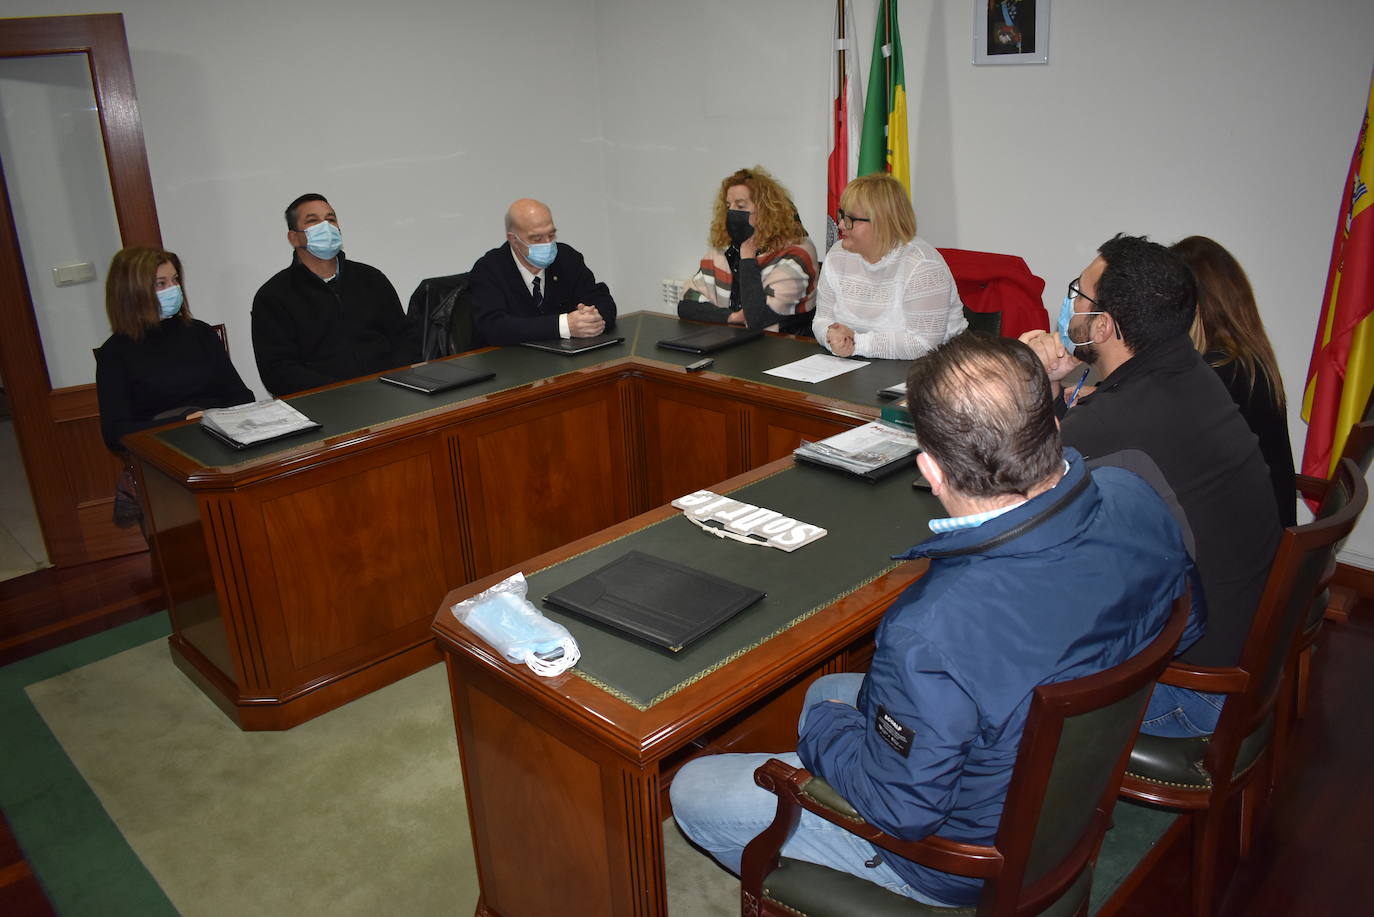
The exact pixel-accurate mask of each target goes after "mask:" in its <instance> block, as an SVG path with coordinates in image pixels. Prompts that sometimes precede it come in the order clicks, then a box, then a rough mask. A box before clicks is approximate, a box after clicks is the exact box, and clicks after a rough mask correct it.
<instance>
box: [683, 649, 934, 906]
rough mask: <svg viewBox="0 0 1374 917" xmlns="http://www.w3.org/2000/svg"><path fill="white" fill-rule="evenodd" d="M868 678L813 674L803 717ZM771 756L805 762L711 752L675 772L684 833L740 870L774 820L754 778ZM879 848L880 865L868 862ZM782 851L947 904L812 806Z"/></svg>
mask: <svg viewBox="0 0 1374 917" xmlns="http://www.w3.org/2000/svg"><path fill="white" fill-rule="evenodd" d="M863 679H864V677H863V676H862V675H853V674H840V675H823V676H821V677H820V678H818V679H816V680H815V681H814V682H812V683H811V687H810V688H809V689H808V690H807V692H806V701H805V703H804V704H803V706H802V715H801V722H802V723H805V722H806V714H807V711H809V710H810V709H811V708H812V707H813V706H814V705H816V704H821V703H826V702H828V701H831V700H838V701H840V702H842V703H846V704H849V705H850V706H853V705H854V703H855V701H856V700H857V699H858V696H859V686H860V685H862V684H863ZM799 728H800V724H799ZM769 758H777V759H779V760H780V761H785V762H787V763H788V764H790V765H792V766H793V767H801V761H800V759H799V758H798V757H797V756H796V754H795V753H788V754H778V755H767V754H755V755H710V756H707V757H704V758H697V759H696V760H694V761H690V762H688V763H687V765H686V766H684V767H683V768H682V770H680V771H678V772H677V775H676V776H675V777H673V785H672V787H671V788H670V790H669V795H670V796H671V798H672V800H673V817H674V818H675V819H676V821H677V825H678V827H679V828H681V829H682V833H683V834H685V835H687V837H688V838H689V839H690V840H691V841H692V842H693V843H695V844H696V845H697V846H699V847H701V848H702V849H704V850H705V851H706V852H707V853H709V854H710V855H711V856H712V857H714V858H715V859H716V860H717V861H718V862H719V863H720V864H721V865H722V866H724V867H725V868H726V869H728V870H730V871H731V872H733V873H735V874H736V875H739V868H740V856H741V855H742V854H743V853H744V847H745V845H746V844H748V843H749V842H750V841H751V840H753V839H754V838H755V837H756V836H757V835H759V834H760V833H762V832H763V829H765V828H767V827H768V826H769V825H771V824H772V823H773V816H774V814H776V812H777V804H778V800H777V797H776V796H774V795H773V794H772V793H769V792H768V791H767V790H764V789H762V788H760V787H759V786H758V785H756V784H755V783H754V771H755V770H757V769H758V768H759V767H760V766H761V765H762V764H763V762H765V761H767V760H768V759H769ZM880 853H881V854H882V858H881V860H879V862H878V864H877V865H875V866H869V865H868V864H869V862H872V861H873V860H874V859H875V858H876V857H877V855H878V854H880ZM782 855H783V856H785V857H790V858H791V859H794V860H806V861H808V862H811V863H817V864H819V865H821V866H827V867H829V868H831V869H834V870H838V871H840V872H847V873H850V874H851V875H855V876H858V877H859V878H861V879H867V880H868V881H869V882H875V883H877V884H878V885H881V886H883V887H884V888H886V889H888V890H889V891H892V892H896V893H897V894H899V895H905V896H906V897H908V898H914V899H916V900H917V901H920V902H923V903H925V904H932V905H936V906H941V905H945V906H948V905H946V902H943V901H940V900H938V899H935V898H931V897H930V896H928V895H925V894H922V893H921V892H919V891H917V890H916V889H915V888H913V887H912V886H910V885H908V884H907V881H906V879H904V878H903V877H902V876H901V875H900V874H899V873H898V872H897V871H896V870H895V869H893V868H892V867H891V866H889V865H888V864H887V859H888V858H889V857H890V856H891V854H889V853H886V852H884V851H882V850H880V849H879V848H877V847H874V846H873V845H872V844H870V843H868V841H865V840H863V839H862V838H859V837H855V836H854V835H852V834H850V833H849V832H848V831H845V830H844V829H843V828H840V827H837V826H835V825H832V824H830V822H828V821H826V820H825V819H823V818H820V817H819V816H816V815H812V814H811V813H810V812H806V811H803V812H802V814H801V820H800V822H798V824H797V830H796V831H794V832H793V834H792V837H791V838H790V839H789V840H788V841H787V843H786V844H784V845H783V847H782Z"/></svg>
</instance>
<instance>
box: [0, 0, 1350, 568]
mask: <svg viewBox="0 0 1374 917" xmlns="http://www.w3.org/2000/svg"><path fill="white" fill-rule="evenodd" d="M974 5H975V4H974V0H906V2H905V3H903V4H902V5H901V34H902V39H903V46H904V51H905V57H906V76H907V88H908V96H909V98H910V100H911V101H910V109H909V114H910V120H911V124H912V137H911V146H912V150H913V157H912V159H913V161H912V167H913V171H914V174H915V179H914V188H913V196H914V199H915V203H916V208H917V214H918V217H919V220H920V224H921V232H922V234H923V235H924V236H926V237H927V238H928V239H930V240H931V241H932V242H934V243H935V244H937V245H952V246H957V247H963V248H971V249H982V250H988V251H1004V252H1013V253H1016V254H1020V255H1021V256H1023V257H1024V258H1025V259H1026V260H1027V262H1028V263H1029V264H1030V266H1031V269H1032V270H1033V271H1035V272H1036V273H1037V274H1039V275H1041V276H1043V277H1045V278H1046V280H1047V282H1048V287H1047V290H1046V301H1047V303H1048V304H1049V305H1050V306H1051V308H1052V309H1057V307H1058V302H1059V299H1060V298H1062V292H1061V291H1062V288H1063V286H1064V284H1065V283H1066V282H1067V281H1068V280H1069V279H1070V278H1071V277H1073V276H1076V275H1077V273H1078V272H1079V270H1080V269H1081V268H1082V267H1083V266H1084V265H1085V264H1086V263H1087V262H1088V261H1089V260H1091V257H1092V255H1093V252H1094V250H1095V248H1096V246H1097V245H1098V244H1100V243H1101V242H1102V241H1104V240H1105V239H1106V238H1108V237H1109V236H1111V235H1112V234H1113V233H1115V232H1117V231H1128V232H1133V233H1147V234H1149V235H1151V236H1152V237H1154V238H1156V239H1159V240H1161V241H1166V242H1169V241H1173V240H1174V239H1177V238H1179V237H1181V236H1184V235H1188V234H1191V233H1203V234H1207V235H1211V236H1213V237H1215V238H1217V239H1218V240H1219V241H1221V242H1222V243H1223V244H1225V245H1226V246H1227V247H1229V248H1230V249H1231V250H1232V251H1233V252H1234V253H1235V254H1236V255H1237V257H1238V258H1239V259H1240V260H1241V262H1242V263H1243V264H1244V265H1245V266H1246V268H1247V269H1248V270H1249V272H1250V276H1251V280H1252V281H1253V283H1254V286H1255V290H1256V293H1257V294H1258V297H1259V301H1260V307H1261V310H1262V312H1263V314H1264V317H1265V321H1266V324H1267V325H1268V327H1269V332H1270V337H1271V339H1272V340H1273V342H1274V346H1275V349H1276V350H1277V352H1278V357H1279V363H1280V368H1281V370H1282V372H1283V374H1284V378H1285V380H1286V383H1287V390H1288V396H1289V399H1290V401H1292V402H1294V403H1295V404H1296V403H1297V402H1298V401H1299V400H1300V396H1301V386H1302V381H1303V378H1304V376H1305V374H1306V366H1307V358H1308V354H1309V352H1310V348H1311V342H1312V336H1313V333H1314V327H1315V321H1316V316H1317V311H1318V309H1319V306H1320V303H1319V300H1320V297H1321V290H1322V286H1323V283H1324V281H1325V271H1326V263H1327V259H1328V257H1329V250H1330V244H1331V237H1332V232H1333V229H1334V224H1335V219H1336V208H1337V198H1338V196H1339V194H1340V190H1341V183H1342V181H1343V179H1344V177H1345V170H1346V167H1347V165H1348V162H1349V157H1350V153H1351V149H1352V146H1353V144H1354V140H1355V134H1356V130H1357V128H1358V123H1359V118H1360V115H1361V112H1362V110H1363V103H1364V98H1365V94H1366V92H1367V90H1368V86H1369V75H1370V66H1371V63H1372V62H1374V61H1372V59H1371V51H1370V49H1371V48H1372V47H1374V4H1371V3H1369V2H1367V0H1308V2H1305V3H1292V2H1281V0H1210V2H1207V3H1198V2H1195V0H1192V2H1190V0H1156V2H1153V3H1148V4H1140V3H1126V2H1122V0H1115V2H1102V0H1096V2H1094V0H1054V7H1053V22H1052V31H1051V35H1050V45H1049V54H1050V63H1049V64H1048V65H1046V66H1040V67H974V66H972V64H971V63H970V57H971V47H972V28H973V26H972V22H973V7H974ZM102 8H103V7H102V6H101V5H86V6H82V5H79V4H69V5H65V6H61V5H59V4H54V3H53V2H52V0H26V2H20V0H0V15H6V16H18V15H55V14H58V13H78V12H96V11H100V10H101V9H102ZM122 8H123V11H124V13H125V20H126V22H125V24H126V29H127V31H128V35H129V43H130V48H131V54H132V58H133V66H134V77H135V80H136V81H137V84H138V92H139V100H140V104H141V107H142V114H143V125H144V132H145V137H146V141H147V146H148V151H149V157H150V161H151V165H152V172H153V183H154V187H155V190H156V194H157V203H158V210H159V215H160V217H161V220H162V229H163V238H164V240H165V242H166V244H167V245H168V246H169V247H171V248H173V249H174V250H176V251H178V252H179V253H180V254H181V255H182V258H183V260H184V262H185V264H186V272H187V277H188V291H189V293H190V295H191V297H192V302H193V304H194V306H195V309H196V311H197V313H198V314H199V315H201V316H202V317H205V318H207V319H210V320H218V321H226V322H228V324H229V327H230V336H231V347H232V350H233V353H234V356H235V362H236V363H237V365H238V366H239V368H240V370H241V371H242V372H243V374H244V376H245V380H246V381H248V382H249V384H250V385H251V386H253V387H254V388H255V390H257V391H259V392H261V385H260V384H258V380H257V374H256V372H255V369H254V367H253V363H252V359H251V354H252V346H251V342H250V340H249V331H248V308H249V304H250V302H251V300H252V294H253V292H254V290H256V288H257V286H258V285H259V284H260V283H261V282H262V281H263V280H265V279H266V278H267V277H268V276H269V275H270V274H271V273H273V272H274V271H275V270H277V269H279V268H280V267H281V266H283V265H284V264H285V263H286V261H287V259H288V257H289V251H288V248H287V246H286V243H285V241H284V238H283V232H284V225H283V224H282V222H281V216H280V211H281V209H282V208H283V207H284V205H285V204H286V203H287V202H288V201H289V200H290V199H291V198H292V197H294V196H295V195H296V194H298V193H300V192H303V191H307V190H318V191H321V192H322V193H324V194H326V195H328V196H329V197H330V200H331V201H332V202H333V203H334V204H335V205H336V207H337V208H338V210H339V214H340V218H341V222H342V229H343V232H344V242H345V248H346V250H347V251H348V253H349V254H350V255H351V256H353V257H355V258H357V259H359V260H362V261H366V262H368V263H371V264H374V265H376V266H377V267H379V268H381V269H382V270H383V271H385V272H386V273H387V274H388V275H389V276H390V277H391V279H392V281H393V282H394V283H395V285H396V287H397V289H398V291H399V292H400V294H401V297H402V299H403V300H404V299H405V298H406V297H407V296H408V295H409V293H410V291H411V289H413V287H414V285H415V284H416V282H418V281H419V280H420V279H421V278H423V277H426V276H430V275H433V274H440V273H449V272H452V271H458V270H464V269H466V268H467V267H468V266H469V265H470V264H471V262H472V261H473V260H474V259H475V258H476V257H477V256H478V255H479V254H480V253H481V252H482V251H484V250H485V249H486V248H488V247H490V246H492V245H495V244H497V243H499V242H500V241H501V238H502V230H501V226H500V219H501V214H502V212H503V210H504V208H505V206H506V205H507V204H508V203H509V201H510V200H511V199H513V198H515V197H518V196H521V195H525V194H530V195H534V196H537V197H542V198H544V199H545V200H547V201H548V202H549V203H550V204H551V205H552V206H553V209H554V215H555V218H556V219H557V222H558V225H559V231H560V237H561V238H562V239H564V240H565V241H568V242H570V243H572V244H573V245H575V246H577V247H578V248H580V249H581V250H582V251H583V252H584V253H585V254H586V255H587V258H588V261H589V263H590V264H591V265H592V267H593V268H594V269H595V270H596V271H597V272H598V274H599V275H601V276H602V277H603V278H604V279H606V280H607V281H608V282H609V283H610V284H611V287H612V290H613V291H614V292H615V294H616V298H617V300H618V302H619V303H620V304H621V307H622V309H625V310H627V311H628V310H631V309H636V308H645V307H649V308H654V307H658V306H659V281H660V279H662V278H664V277H682V276H685V275H686V274H688V273H689V272H690V271H691V270H692V267H693V265H694V264H695V262H696V261H697V259H698V258H699V257H700V255H701V252H702V250H703V248H704V244H705V232H706V222H707V218H708V213H709V204H710V195H711V194H712V192H713V191H714V189H715V186H716V184H717V182H718V181H719V179H720V178H721V177H723V176H724V175H726V174H728V173H729V172H731V171H733V170H734V169H736V168H738V167H740V166H742V165H753V164H755V163H761V164H763V165H765V166H767V167H768V168H769V169H771V170H772V171H773V172H774V173H775V174H777V175H778V176H779V177H780V178H781V179H782V181H783V182H784V184H786V185H787V186H788V187H789V188H790V189H791V190H792V192H793V195H794V197H795V199H796V202H797V205H798V207H799V209H800V210H801V213H802V217H803V220H804V221H805V223H806V225H807V227H808V228H809V229H811V231H812V234H813V238H819V236H820V235H821V233H822V223H821V213H822V208H823V195H824V185H823V182H824V159H825V155H826V150H825V143H826V96H827V92H828V89H827V81H828V74H829V56H828V55H829V46H830V36H831V28H832V22H833V16H834V6H833V3H831V2H829V0H810V2H803V0H755V2H753V3H750V4H745V5H741V4H739V3H736V2H726V0H640V2H633V0H507V2H504V3H477V2H472V0H457V2H453V0H394V2H392V3H388V4H373V3H363V2H359V0H334V2H325V0H295V2H293V3H290V4H280V3H268V2H264V0H240V2H233V3H226V2H218V3H216V2H210V0H125V2H124V3H123V4H122ZM875 9H876V0H855V2H854V10H855V17H856V19H857V22H858V27H859V37H858V45H859V49H860V51H859V53H860V57H861V59H862V62H863V63H862V69H863V73H864V76H865V77H866V76H867V72H868V55H869V51H870V49H871V41H872V29H873V21H874V15H875ZM820 241H822V242H823V239H822V240H820ZM1290 413H1291V415H1292V416H1291V418H1290V427H1291V430H1292V434H1293V437H1294V446H1295V450H1296V451H1297V452H1298V453H1299V455H1300V454H1301V448H1302V446H1301V443H1302V440H1303V438H1304V436H1305V432H1306V428H1305V426H1304V425H1303V424H1302V423H1301V421H1300V420H1298V419H1297V414H1296V410H1294V411H1292V412H1290ZM1344 559H1345V560H1347V561H1348V562H1354V563H1358V564H1360V565H1362V566H1367V567H1374V515H1372V516H1371V519H1370V520H1367V521H1366V523H1365V525H1364V526H1362V527H1361V529H1360V530H1358V531H1357V532H1356V535H1355V536H1354V537H1353V538H1352V539H1351V541H1350V543H1349V544H1348V549H1347V551H1346V553H1345V555H1344Z"/></svg>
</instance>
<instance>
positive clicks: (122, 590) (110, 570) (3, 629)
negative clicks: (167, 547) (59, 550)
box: [0, 551, 166, 665]
mask: <svg viewBox="0 0 1374 917" xmlns="http://www.w3.org/2000/svg"><path fill="white" fill-rule="evenodd" d="M165 607H166V602H165V601H164V600H163V596H162V587H161V585H160V584H159V583H158V579H157V577H156V576H155V575H154V573H153V568H152V560H151V555H150V554H149V553H148V552H147V551H143V552H141V553H138V554H130V555H127V556H124V557H116V558H112V559H110V560H101V561H95V562H93V563H89V564H81V565H80V566H76V567H65V568H61V569H58V568H49V569H46V570H39V571H37V572H35V573H29V574H27V575H25V576H21V577H16V578H15V579H12V580H8V581H6V582H5V583H3V584H0V665H6V664H8V663H11V662H15V661H17V660H20V659H24V658H27V657H29V656H33V655H35V654H37V653H41V652H44V651H45V650H50V649H54V648H56V647H59V646H63V645H65V644H68V643H72V642H73V641H76V640H80V639H81V638H83V637H89V636H91V635H92V634H96V633H99V632H101V631H103V630H109V629H110V628H111V627H116V626H118V625H120V624H127V623H128V622H129V621H133V620H136V619H138V618H141V617H144V616H145V615H150V614H154V613H156V612H158V611H161V610H162V609H163V608H165Z"/></svg>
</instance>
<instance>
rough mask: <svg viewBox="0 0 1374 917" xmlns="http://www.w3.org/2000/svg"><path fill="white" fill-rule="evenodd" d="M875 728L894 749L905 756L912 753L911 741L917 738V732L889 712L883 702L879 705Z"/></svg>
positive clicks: (874, 721)
mask: <svg viewBox="0 0 1374 917" xmlns="http://www.w3.org/2000/svg"><path fill="white" fill-rule="evenodd" d="M873 728H874V729H876V730H877V731H878V735H879V736H880V737H881V738H882V740H883V741H884V742H886V743H887V744H888V745H891V746H892V750H893V751H895V752H896V753H897V754H899V755H901V756H902V757H903V758H905V757H906V756H907V755H909V754H911V742H912V740H913V739H915V738H916V733H915V732H913V731H912V730H911V727H909V726H903V725H902V724H901V723H899V722H897V721H896V720H895V719H893V718H892V716H891V715H890V714H888V712H887V710H886V709H884V708H883V706H882V705H881V704H879V705H878V715H877V716H876V717H874V719H873Z"/></svg>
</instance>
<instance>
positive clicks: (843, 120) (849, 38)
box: [822, 0, 864, 255]
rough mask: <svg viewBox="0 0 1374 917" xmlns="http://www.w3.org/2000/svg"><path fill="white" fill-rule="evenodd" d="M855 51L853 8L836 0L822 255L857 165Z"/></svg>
mask: <svg viewBox="0 0 1374 917" xmlns="http://www.w3.org/2000/svg"><path fill="white" fill-rule="evenodd" d="M858 47H859V34H858V32H857V31H856V30H855V28H854V8H853V6H851V5H850V2H849V0H836V2H835V44H834V47H833V48H832V49H831V51H830V157H829V159H828V160H827V164H826V194H825V251H830V247H831V246H832V245H834V244H835V239H836V238H837V236H838V228H839V227H838V226H837V222H838V220H839V209H840V193H841V192H842V191H844V186H845V185H847V184H849V182H850V179H852V178H853V177H854V175H855V172H856V170H857V169H858V165H859V138H860V137H861V135H862V133H863V118H864V99H863V80H862V79H861V78H860V76H859V54H858ZM822 255H824V252H823V253H822Z"/></svg>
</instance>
